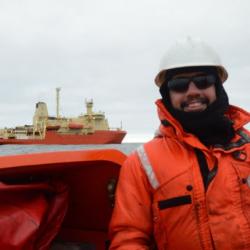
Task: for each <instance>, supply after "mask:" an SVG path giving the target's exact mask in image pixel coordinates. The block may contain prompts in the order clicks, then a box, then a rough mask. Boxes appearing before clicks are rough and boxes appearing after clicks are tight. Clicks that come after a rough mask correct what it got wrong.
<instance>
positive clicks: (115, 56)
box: [0, 0, 250, 141]
mask: <svg viewBox="0 0 250 250" xmlns="http://www.w3.org/2000/svg"><path fill="white" fill-rule="evenodd" d="M249 13H250V1H249V0H241V1H235V0H210V1H208V0H207V1H202V0H189V1H185V0H182V1H181V0H173V1H169V0H140V1H139V0H123V1H121V0H106V1H103V0H68V1H66V0H21V1H20V0H0V70H1V71H0V84H1V98H0V127H5V126H16V125H24V124H31V122H32V116H33V113H34V110H35V103H36V102H38V101H45V102H46V103H47V105H48V109H49V114H50V115H55V113H56V107H55V88H56V87H61V88H62V90H61V114H62V115H64V116H77V115H79V114H80V113H82V112H85V105H84V102H85V99H86V98H88V99H90V98H93V100H94V105H95V106H94V109H95V111H99V110H101V111H104V112H105V114H106V116H107V118H108V120H109V123H110V126H111V127H118V126H120V123H121V121H122V124H123V128H124V129H125V130H127V131H128V136H127V139H126V141H138V140H140V141H141V140H146V139H148V138H150V137H151V136H152V135H153V133H154V131H155V129H156V128H157V127H158V124H159V122H158V117H157V114H156V108H155V105H154V101H155V100H156V99H157V98H159V93H158V89H157V87H156V86H155V85H154V81H153V80H154V77H155V75H156V74H157V70H158V65H159V60H160V58H161V56H162V55H163V53H164V51H165V50H166V49H167V48H168V46H169V45H170V44H172V43H173V42H174V41H175V40H176V39H179V38H183V37H186V36H193V37H199V38H201V39H202V40H204V41H206V42H207V43H208V44H210V45H211V46H212V47H213V48H214V49H215V50H217V52H218V53H219V54H220V56H221V59H222V61H223V62H224V65H225V67H226V68H227V70H228V72H229V79H228V80H227V82H226V83H225V88H226V90H227V92H228V94H229V97H230V102H231V103H232V104H235V105H239V106H241V107H243V108H245V109H246V110H250V99H249V97H248V93H249V92H248V91H250V74H249V72H250V59H249V57H250V28H249V27H248V25H249V24H250V15H249Z"/></svg>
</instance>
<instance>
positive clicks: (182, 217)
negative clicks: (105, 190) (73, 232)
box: [110, 38, 250, 250]
mask: <svg viewBox="0 0 250 250" xmlns="http://www.w3.org/2000/svg"><path fill="white" fill-rule="evenodd" d="M227 77H228V73H227V71H226V69H225V68H224V66H223V65H222V64H221V62H220V59H219V57H218V55H217V53H216V52H215V51H214V50H213V49H212V48H211V47H209V46H208V45H206V44H205V43H203V42H202V41H200V40H194V39H191V38H188V39H185V40H183V41H179V42H177V43H175V44H174V45H173V46H172V47H171V48H170V49H169V50H168V51H167V53H166V54H165V56H164V57H163V59H162V61H161V64H160V71H159V73H158V74H157V76H156V78H155V83H156V85H157V86H158V87H159V89H160V93H161V96H162V99H160V100H158V101H157V102H156V104H157V106H158V113H159V118H160V121H161V126H160V129H159V136H158V137H156V138H154V139H153V140H151V141H149V142H148V143H146V144H144V145H142V146H141V147H140V148H138V149H137V151H136V152H134V153H133V154H131V155H130V156H129V157H128V159H127V160H126V162H125V163H124V165H123V167H122V169H121V173H120V178H119V182H118V186H117V191H116V204H115V208H114V212H113V217H112V220H111V223H110V237H111V247H110V249H120V250H122V249H124V250H125V249H126V250H127V249H129V250H142V249H155V248H157V249H159V250H166V249H173V250H183V249H185V250H200V249H204V250H213V249H237V250H243V249H245V250H247V249H250V198H249V197H250V135H249V132H248V131H247V130H246V129H245V128H244V127H243V126H244V125H246V124H247V123H248V122H249V121H250V114H249V113H248V112H247V111H244V110H243V109H241V108H238V107H236V106H232V105H229V101H228V96H227V93H226V91H225V89H224V87H223V83H224V82H225V81H226V79H227Z"/></svg>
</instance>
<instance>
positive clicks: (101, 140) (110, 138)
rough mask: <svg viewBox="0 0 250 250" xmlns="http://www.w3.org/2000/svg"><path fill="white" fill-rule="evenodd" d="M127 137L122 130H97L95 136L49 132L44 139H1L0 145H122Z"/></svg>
mask: <svg viewBox="0 0 250 250" xmlns="http://www.w3.org/2000/svg"><path fill="white" fill-rule="evenodd" d="M125 135H126V131H122V130H108V131H106V130H97V131H95V132H94V133H93V134H87V135H79V134H60V133H58V132H57V131H53V130H52V131H47V132H46V136H45V138H44V139H0V144H24V145H26V144H27V145H28V144H46V145H52V144H60V145H67V144H71V145H79V144H120V143H121V142H122V140H123V138H124V137H125Z"/></svg>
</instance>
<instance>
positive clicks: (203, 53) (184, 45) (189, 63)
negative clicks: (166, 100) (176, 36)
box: [155, 37, 228, 87]
mask: <svg viewBox="0 0 250 250" xmlns="http://www.w3.org/2000/svg"><path fill="white" fill-rule="evenodd" d="M196 66H213V67H216V68H217V71H218V73H219V77H220V79H221V82H222V83H223V82H224V81H226V79H227V77H228V73H227V71H226V69H225V68H224V67H223V65H222V64H221V61H220V58H219V56H218V54H217V53H216V52H215V51H214V49H212V48H211V47H210V46H208V45H207V44H205V43H204V42H202V41H201V40H200V39H192V38H190V37H188V38H186V39H184V40H180V41H177V42H176V43H175V44H174V45H172V46H171V47H170V48H169V49H168V50H167V52H166V53H165V55H164V56H163V58H162V60H161V62H160V69H159V73H158V74H157V76H156V77H155V83H156V85H157V86H159V87H160V86H161V85H162V83H163V82H164V79H165V77H166V75H167V71H168V70H170V69H178V68H185V67H196Z"/></svg>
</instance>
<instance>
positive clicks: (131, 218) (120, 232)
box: [109, 153, 153, 250]
mask: <svg viewBox="0 0 250 250" xmlns="http://www.w3.org/2000/svg"><path fill="white" fill-rule="evenodd" d="M151 196H152V188H151V186H150V184H149V182H148V180H147V177H146V175H145V173H144V170H143V169H142V167H141V163H140V160H139V159H138V156H137V154H136V153H134V154H132V155H131V156H130V157H129V158H128V159H127V160H126V161H125V163H124V165H123V166H122V168H121V172H120V177H119V181H118V185H117V189H116V198H115V199H116V201H115V208H114V211H113V215H112V219H111V223H110V231H109V233H110V239H111V246H110V250H114V249H119V250H125V249H126V250H128V249H129V250H142V249H149V248H150V244H151V239H152V230H153V225H152V211H151V206H152V205H151V204H152V198H151Z"/></svg>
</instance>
